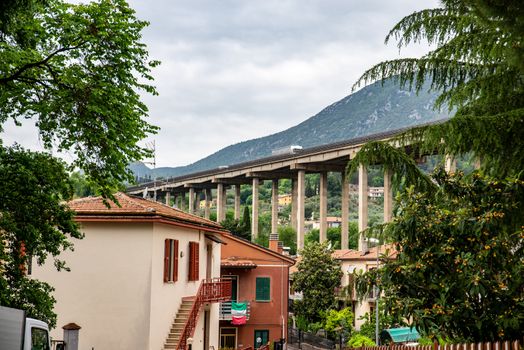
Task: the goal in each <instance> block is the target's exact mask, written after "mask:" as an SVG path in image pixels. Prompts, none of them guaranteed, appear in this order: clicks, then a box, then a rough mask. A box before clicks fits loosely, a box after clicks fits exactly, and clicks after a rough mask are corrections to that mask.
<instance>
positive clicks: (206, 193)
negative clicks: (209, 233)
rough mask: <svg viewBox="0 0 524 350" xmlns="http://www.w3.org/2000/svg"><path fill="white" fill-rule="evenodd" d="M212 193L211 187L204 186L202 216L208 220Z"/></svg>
mask: <svg viewBox="0 0 524 350" xmlns="http://www.w3.org/2000/svg"><path fill="white" fill-rule="evenodd" d="M212 196H213V195H212V194H211V189H210V188H206V189H205V190H204V201H205V206H204V218H206V219H208V220H209V214H210V212H211V210H210V208H211V205H210V204H211V203H210V202H211V200H212Z"/></svg>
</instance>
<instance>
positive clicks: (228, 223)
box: [220, 206, 251, 241]
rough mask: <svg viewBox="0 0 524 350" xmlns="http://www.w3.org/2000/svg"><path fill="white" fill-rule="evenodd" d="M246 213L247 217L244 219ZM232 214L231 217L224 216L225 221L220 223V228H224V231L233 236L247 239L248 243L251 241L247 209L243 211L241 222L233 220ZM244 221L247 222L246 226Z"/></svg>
mask: <svg viewBox="0 0 524 350" xmlns="http://www.w3.org/2000/svg"><path fill="white" fill-rule="evenodd" d="M246 212H247V217H246ZM233 214H234V213H233V212H231V215H226V219H225V220H224V221H222V222H221V223H220V224H221V225H222V227H224V228H225V229H226V230H228V231H229V232H231V233H232V234H233V235H235V236H238V237H241V238H244V239H247V240H248V241H250V240H251V222H250V221H249V220H250V219H249V208H248V207H247V206H246V207H245V210H244V217H243V218H242V220H241V221H240V220H238V219H234V218H233V216H234V215H233ZM246 219H247V220H248V222H247V225H246Z"/></svg>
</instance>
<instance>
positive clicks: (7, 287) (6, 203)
mask: <svg viewBox="0 0 524 350" xmlns="http://www.w3.org/2000/svg"><path fill="white" fill-rule="evenodd" d="M0 183H1V184H2V186H4V189H5V190H4V191H0V213H1V215H0V269H1V270H2V273H1V274H0V287H1V288H0V304H1V305H6V306H11V307H16V308H21V309H25V310H26V311H27V312H28V315H29V316H31V317H37V318H40V319H43V320H45V321H47V322H49V323H50V324H51V325H54V324H55V322H56V315H55V314H54V313H53V304H54V301H55V300H54V298H53V297H52V296H51V295H50V293H51V292H52V291H53V288H52V287H51V286H49V285H48V284H46V283H43V282H39V281H37V280H35V279H32V278H29V276H28V275H27V272H28V269H29V268H30V265H31V260H32V258H33V259H35V260H36V261H37V262H38V263H42V262H43V261H44V260H45V259H46V258H47V257H48V256H49V255H52V256H53V257H54V263H55V266H56V268H57V269H58V270H61V269H63V268H66V266H65V263H64V261H61V260H59V259H58V258H56V256H57V255H58V254H59V253H60V252H61V251H62V250H65V249H70V248H71V247H72V244H71V242H69V240H68V238H69V237H73V238H81V237H82V235H81V234H80V232H79V231H78V226H77V225H76V223H75V222H74V221H73V216H74V213H73V212H72V211H71V210H70V209H69V208H68V207H67V205H66V204H65V203H64V202H63V201H62V199H64V198H66V199H67V198H71V197H72V195H73V191H72V187H71V185H70V183H69V181H68V174H67V172H66V170H65V164H64V163H63V162H62V161H59V160H57V159H55V158H53V157H51V156H50V155H48V154H45V153H38V152H29V151H25V150H23V149H22V148H20V147H13V148H0Z"/></svg>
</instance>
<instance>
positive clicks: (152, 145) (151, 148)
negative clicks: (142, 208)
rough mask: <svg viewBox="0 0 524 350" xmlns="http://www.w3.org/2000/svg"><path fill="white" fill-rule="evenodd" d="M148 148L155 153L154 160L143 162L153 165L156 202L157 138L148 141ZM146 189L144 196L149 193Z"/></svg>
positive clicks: (154, 198) (154, 197)
mask: <svg viewBox="0 0 524 350" xmlns="http://www.w3.org/2000/svg"><path fill="white" fill-rule="evenodd" d="M146 149H148V150H149V151H151V152H152V153H153V160H152V161H150V162H143V163H144V164H150V165H152V166H153V200H154V201H155V202H156V171H155V169H156V145H155V140H153V141H151V142H146ZM146 191H147V187H146ZM146 191H144V198H145V197H146V195H147V192H146Z"/></svg>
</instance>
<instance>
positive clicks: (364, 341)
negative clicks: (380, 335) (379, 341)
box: [347, 333, 376, 348]
mask: <svg viewBox="0 0 524 350" xmlns="http://www.w3.org/2000/svg"><path fill="white" fill-rule="evenodd" d="M347 345H348V347H350V348H360V347H363V346H375V345H376V344H375V342H374V341H373V340H371V339H370V338H368V337H366V336H365V335H362V334H360V333H355V334H354V335H353V336H352V337H351V338H349V340H348V343H347Z"/></svg>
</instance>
